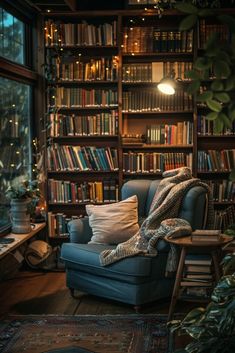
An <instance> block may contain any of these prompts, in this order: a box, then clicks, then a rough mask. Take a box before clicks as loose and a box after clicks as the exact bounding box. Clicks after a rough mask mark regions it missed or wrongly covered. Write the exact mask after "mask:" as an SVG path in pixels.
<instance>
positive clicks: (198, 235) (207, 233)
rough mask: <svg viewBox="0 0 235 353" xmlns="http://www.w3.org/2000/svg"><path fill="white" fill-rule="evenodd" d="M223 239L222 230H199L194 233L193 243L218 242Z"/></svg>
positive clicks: (192, 235) (192, 236)
mask: <svg viewBox="0 0 235 353" xmlns="http://www.w3.org/2000/svg"><path fill="white" fill-rule="evenodd" d="M220 239H221V231H220V230H210V229H198V230H195V231H194V232H192V234H191V240H192V242H197V241H198V242H203V241H205V242H216V241H220Z"/></svg>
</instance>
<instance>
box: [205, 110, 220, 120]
mask: <svg viewBox="0 0 235 353" xmlns="http://www.w3.org/2000/svg"><path fill="white" fill-rule="evenodd" d="M217 117H218V113H216V112H211V113H209V114H207V115H206V119H207V120H215V119H217Z"/></svg>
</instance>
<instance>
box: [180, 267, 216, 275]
mask: <svg viewBox="0 0 235 353" xmlns="http://www.w3.org/2000/svg"><path fill="white" fill-rule="evenodd" d="M185 269H186V271H187V272H194V273H195V272H196V273H208V274H210V273H211V266H206V265H204V266H203V265H185Z"/></svg>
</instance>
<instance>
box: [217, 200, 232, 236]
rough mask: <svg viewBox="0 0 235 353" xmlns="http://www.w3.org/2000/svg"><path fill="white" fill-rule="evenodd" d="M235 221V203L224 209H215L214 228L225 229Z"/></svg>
mask: <svg viewBox="0 0 235 353" xmlns="http://www.w3.org/2000/svg"><path fill="white" fill-rule="evenodd" d="M233 223H235V207H234V205H231V206H229V207H226V209H224V210H216V211H215V220H214V228H217V229H221V230H222V231H224V230H226V229H227V228H228V227H229V226H230V225H231V224H233Z"/></svg>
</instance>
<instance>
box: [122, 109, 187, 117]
mask: <svg viewBox="0 0 235 353" xmlns="http://www.w3.org/2000/svg"><path fill="white" fill-rule="evenodd" d="M122 113H123V114H128V116H131V115H133V116H136V115H140V114H141V115H162V114H164V115H165V114H193V111H192V110H161V109H158V110H153V111H149V110H147V111H146V110H143V111H124V110H123V111H122Z"/></svg>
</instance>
